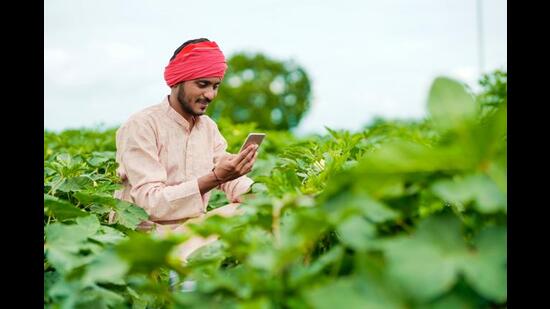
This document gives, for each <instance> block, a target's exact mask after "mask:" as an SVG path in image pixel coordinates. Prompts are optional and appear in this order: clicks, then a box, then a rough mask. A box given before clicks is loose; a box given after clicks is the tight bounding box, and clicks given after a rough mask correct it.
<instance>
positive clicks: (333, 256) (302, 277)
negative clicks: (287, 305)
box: [290, 245, 344, 289]
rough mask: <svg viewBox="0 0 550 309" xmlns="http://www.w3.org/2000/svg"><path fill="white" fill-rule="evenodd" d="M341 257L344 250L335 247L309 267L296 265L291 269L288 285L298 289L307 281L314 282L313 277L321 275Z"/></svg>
mask: <svg viewBox="0 0 550 309" xmlns="http://www.w3.org/2000/svg"><path fill="white" fill-rule="evenodd" d="M343 255H344V248H343V247H342V246H340V245H336V246H334V247H332V248H331V249H330V250H329V251H328V252H327V253H325V254H323V255H321V256H320V257H318V258H317V259H316V260H315V261H314V262H313V263H311V265H308V266H305V265H303V264H297V265H296V267H294V268H293V269H292V272H291V276H290V285H291V286H292V287H295V288H297V289H299V288H301V286H302V285H304V284H307V283H308V281H309V282H312V281H314V279H315V277H317V276H320V275H322V271H323V270H324V269H326V268H328V267H329V266H330V265H331V264H334V263H335V262H336V261H338V260H340V259H342V257H343Z"/></svg>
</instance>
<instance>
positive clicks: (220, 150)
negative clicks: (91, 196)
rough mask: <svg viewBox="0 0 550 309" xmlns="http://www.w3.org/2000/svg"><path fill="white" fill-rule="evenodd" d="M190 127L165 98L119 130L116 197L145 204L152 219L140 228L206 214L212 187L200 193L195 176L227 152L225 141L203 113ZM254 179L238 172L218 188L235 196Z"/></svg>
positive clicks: (205, 172) (216, 127) (143, 205)
mask: <svg viewBox="0 0 550 309" xmlns="http://www.w3.org/2000/svg"><path fill="white" fill-rule="evenodd" d="M189 127H190V126H189V123H188V122H187V120H185V118H183V117H182V116H181V115H180V114H178V113H177V112H176V111H175V110H174V109H173V108H172V107H171V106H170V104H169V103H168V97H165V98H164V100H163V101H162V102H161V103H159V104H157V105H154V106H151V107H149V108H146V109H144V110H142V111H140V112H138V113H136V114H134V115H132V116H131V117H130V118H129V119H128V121H127V122H126V123H124V124H123V125H122V126H121V127H120V128H119V129H118V131H117V134H116V146H117V153H116V160H117V162H118V164H119V168H118V170H117V172H118V175H119V176H120V177H121V180H122V181H123V186H124V187H123V189H122V190H118V191H116V192H115V197H116V198H119V199H122V200H126V201H129V202H132V203H135V204H136V205H138V206H140V207H143V209H144V210H145V211H146V212H147V213H148V214H149V216H150V221H147V222H144V223H142V225H141V227H142V228H146V229H147V227H151V226H152V225H154V223H160V224H163V221H173V220H180V219H185V218H191V217H198V216H201V215H202V214H204V213H206V207H207V205H208V200H209V197H210V192H208V193H205V194H204V195H201V194H200V191H199V185H198V181H197V179H198V178H199V177H201V176H203V175H206V174H208V173H210V172H211V170H212V168H213V167H214V165H215V164H216V163H217V162H218V160H219V159H220V158H221V156H222V155H224V154H227V152H226V148H227V142H226V141H225V139H224V137H223V136H222V135H221V133H220V131H219V130H218V126H217V125H216V123H215V122H214V121H213V120H212V119H210V117H208V116H206V115H203V116H200V117H197V120H196V123H195V125H194V126H193V127H192V129H191V130H189ZM252 183H253V181H252V180H251V179H250V178H248V177H246V176H242V177H239V178H237V179H235V180H232V181H229V182H226V183H224V184H222V185H221V186H219V187H218V188H219V189H221V190H223V191H224V192H225V194H226V196H227V198H228V200H230V201H233V200H234V199H235V198H236V197H238V196H239V195H241V194H243V193H245V192H246V191H248V190H249V189H250V186H251V184H252ZM166 223H167V222H166Z"/></svg>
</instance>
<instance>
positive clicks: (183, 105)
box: [178, 88, 204, 116]
mask: <svg viewBox="0 0 550 309" xmlns="http://www.w3.org/2000/svg"><path fill="white" fill-rule="evenodd" d="M178 102H179V103H180V106H181V108H182V109H183V110H184V111H185V112H186V113H188V114H190V115H191V116H200V115H202V114H204V113H200V114H198V113H196V112H195V111H193V109H192V108H191V103H189V102H188V101H187V100H186V99H185V92H184V91H183V88H182V89H181V90H180V91H179V92H178Z"/></svg>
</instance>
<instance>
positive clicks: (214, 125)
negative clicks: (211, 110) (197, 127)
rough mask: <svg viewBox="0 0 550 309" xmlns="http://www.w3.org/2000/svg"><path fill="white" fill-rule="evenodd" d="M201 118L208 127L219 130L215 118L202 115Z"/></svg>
mask: <svg viewBox="0 0 550 309" xmlns="http://www.w3.org/2000/svg"><path fill="white" fill-rule="evenodd" d="M200 120H201V122H202V123H203V124H204V126H205V127H206V128H208V129H210V130H217V131H219V129H218V124H217V123H216V122H215V121H214V119H212V118H210V116H208V115H201V118H200Z"/></svg>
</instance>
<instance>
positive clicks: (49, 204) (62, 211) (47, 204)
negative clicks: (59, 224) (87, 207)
mask: <svg viewBox="0 0 550 309" xmlns="http://www.w3.org/2000/svg"><path fill="white" fill-rule="evenodd" d="M44 212H45V213H46V214H47V215H48V216H53V217H55V218H56V219H58V220H60V221H63V220H67V219H73V218H76V217H83V216H87V215H88V213H87V212H85V211H83V210H81V209H79V208H77V207H75V206H74V205H73V204H71V203H69V202H67V201H65V200H61V199H59V198H57V197H55V196H51V195H48V194H44Z"/></svg>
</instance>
